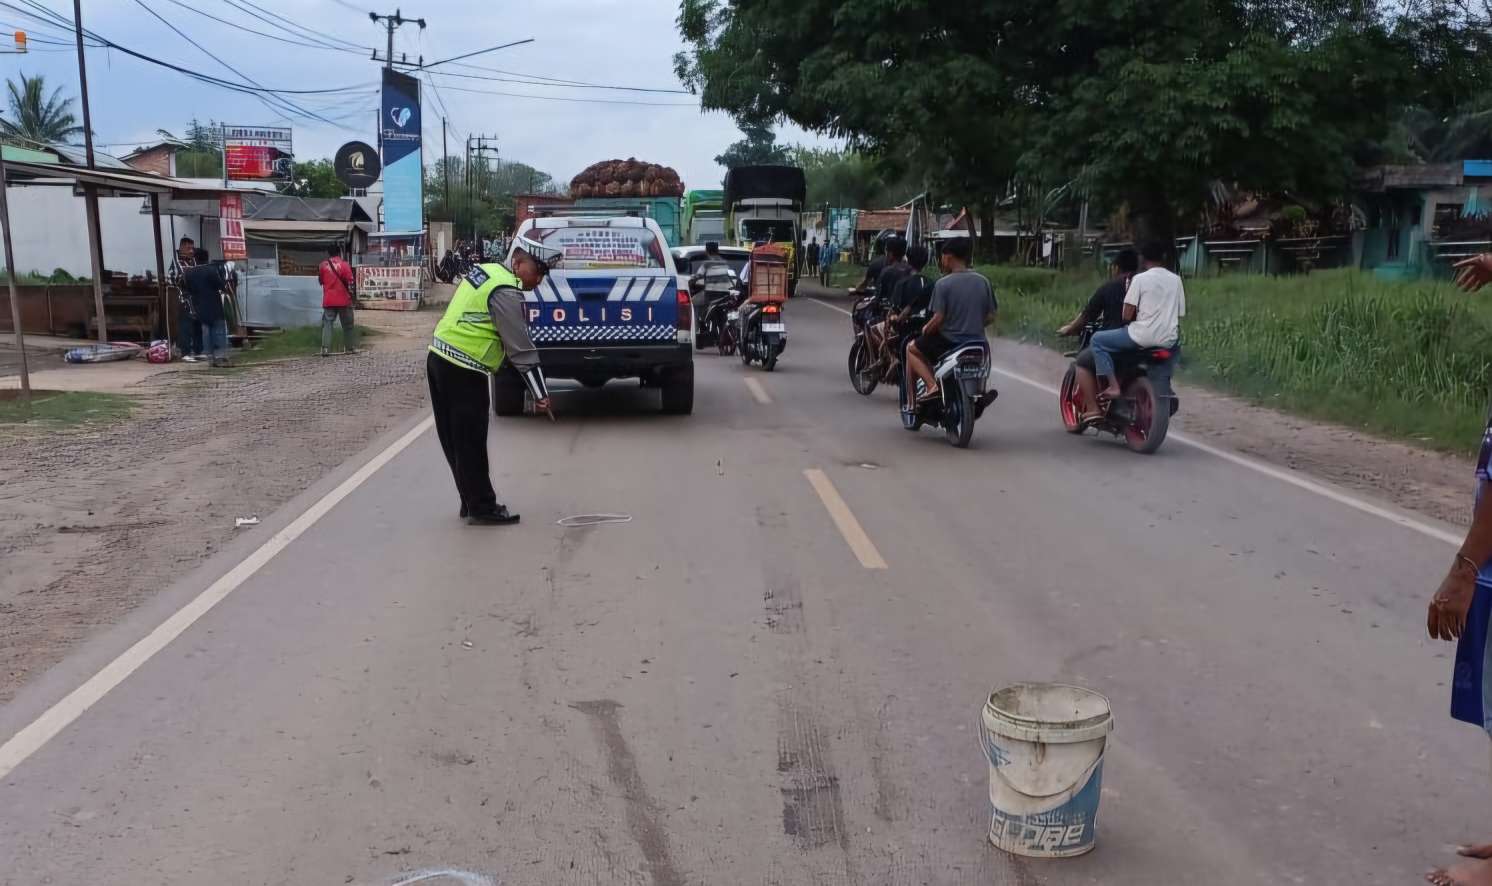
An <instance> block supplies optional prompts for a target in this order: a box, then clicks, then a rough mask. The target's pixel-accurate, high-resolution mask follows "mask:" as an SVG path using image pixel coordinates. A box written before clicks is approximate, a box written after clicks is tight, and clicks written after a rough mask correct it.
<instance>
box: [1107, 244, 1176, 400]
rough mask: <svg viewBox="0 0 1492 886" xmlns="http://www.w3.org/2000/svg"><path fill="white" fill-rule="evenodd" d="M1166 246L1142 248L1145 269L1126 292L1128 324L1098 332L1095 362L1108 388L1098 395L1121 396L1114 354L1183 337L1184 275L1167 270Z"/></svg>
mask: <svg viewBox="0 0 1492 886" xmlns="http://www.w3.org/2000/svg"><path fill="white" fill-rule="evenodd" d="M1165 256H1166V251H1165V246H1163V245H1162V244H1160V243H1147V244H1145V245H1144V246H1143V247H1141V249H1140V258H1141V260H1142V261H1141V264H1142V268H1143V270H1142V271H1141V272H1140V273H1138V274H1136V275H1135V277H1134V279H1133V280H1131V281H1130V283H1129V290H1128V291H1127V292H1126V293H1125V294H1124V320H1125V323H1126V324H1127V325H1125V326H1122V327H1120V328H1118V329H1106V330H1104V331H1103V332H1099V333H1095V334H1094V336H1093V341H1092V343H1091V347H1092V348H1093V365H1094V368H1095V369H1096V370H1097V373H1098V375H1099V376H1100V377H1102V378H1107V379H1108V381H1109V384H1108V387H1106V388H1104V389H1103V390H1102V391H1100V392H1099V394H1098V396H1099V397H1100V398H1102V399H1105V400H1112V399H1114V398H1115V397H1118V396H1119V394H1120V390H1119V376H1118V374H1117V373H1116V372H1115V371H1114V357H1115V356H1116V355H1118V354H1122V353H1124V352H1125V351H1139V350H1145V349H1147V348H1171V347H1175V346H1176V343H1177V342H1178V341H1179V340H1180V338H1181V318H1182V317H1185V316H1186V289H1185V287H1183V286H1182V284H1181V278H1180V277H1178V276H1176V275H1175V274H1173V273H1171V271H1169V270H1167V269H1166V267H1165V265H1164V264H1162V262H1164V260H1165Z"/></svg>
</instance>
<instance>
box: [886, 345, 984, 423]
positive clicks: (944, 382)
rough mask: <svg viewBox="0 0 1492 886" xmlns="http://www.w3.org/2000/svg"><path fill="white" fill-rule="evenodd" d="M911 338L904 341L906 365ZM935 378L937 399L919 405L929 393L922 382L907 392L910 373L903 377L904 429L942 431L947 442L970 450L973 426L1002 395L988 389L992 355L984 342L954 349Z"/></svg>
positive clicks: (935, 370) (935, 368)
mask: <svg viewBox="0 0 1492 886" xmlns="http://www.w3.org/2000/svg"><path fill="white" fill-rule="evenodd" d="M911 342H912V339H911V337H907V338H904V339H902V342H901V357H902V364H903V365H906V356H907V355H906V350H907V346H908V345H910V344H911ZM932 372H933V378H935V379H937V382H938V396H937V397H936V398H935V399H932V400H929V401H927V402H925V403H919V402H917V401H918V399H919V398H920V397H921V396H922V393H923V392H924V391H925V390H926V387H925V385H924V384H923V383H922V380H921V379H916V380H915V383H914V387H913V388H912V389H910V390H909V389H908V386H907V375H908V373H906V372H902V373H900V374H899V375H900V383H899V385H898V387H899V399H900V401H901V426H902V427H904V428H906V429H907V430H909V431H918V430H921V429H922V426H923V425H924V424H931V425H936V426H938V427H941V428H942V429H943V433H944V436H946V437H947V439H948V442H949V443H951V444H953V445H954V446H957V447H958V448H959V449H967V448H968V446H969V441H970V440H972V439H973V437H974V422H976V421H978V420H979V418H980V417H981V416H983V415H984V410H985V409H986V408H987V407H988V406H989V405H990V404H991V403H993V402H995V398H996V397H998V396H999V395H1000V393H999V391H996V390H995V389H994V388H989V387H987V386H988V383H989V376H990V352H989V345H988V344H986V343H985V342H973V343H971V344H966V345H959V346H958V347H955V348H953V349H952V350H950V351H949V352H948V353H947V354H944V355H943V357H942V359H940V360H938V362H937V365H935V366H933V368H932Z"/></svg>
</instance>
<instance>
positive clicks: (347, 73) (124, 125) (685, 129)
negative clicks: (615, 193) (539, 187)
mask: <svg viewBox="0 0 1492 886" xmlns="http://www.w3.org/2000/svg"><path fill="white" fill-rule="evenodd" d="M35 2H38V3H40V4H41V5H43V6H46V7H48V8H51V9H54V10H57V11H58V12H59V13H61V14H63V15H64V16H65V17H67V18H68V19H69V21H70V20H71V4H70V3H65V2H64V0H35ZM142 2H143V4H145V6H147V7H149V9H152V10H154V11H155V12H157V13H159V14H160V15H161V16H162V17H164V18H166V19H168V20H170V22H171V23H172V24H173V25H175V26H176V27H177V28H179V29H180V30H181V31H183V32H184V33H185V34H186V35H187V36H188V37H190V38H192V39H193V40H195V41H197V42H198V43H201V44H202V45H203V46H204V47H206V48H207V49H208V50H210V51H211V52H212V53H213V54H215V55H217V56H219V57H220V58H221V59H222V60H223V62H226V63H227V64H228V65H231V66H232V67H233V68H237V69H238V70H239V71H240V72H242V73H241V75H240V74H235V73H233V71H231V70H229V69H228V68H225V67H224V65H223V64H221V63H219V62H217V61H214V60H212V59H211V58H209V57H208V56H207V55H205V54H204V53H203V52H202V51H201V50H199V49H197V48H195V47H193V46H192V45H191V44H190V43H188V42H187V41H186V40H184V39H182V38H181V37H179V36H177V35H176V34H174V33H172V32H171V30H170V29H169V28H168V27H167V26H166V25H165V24H164V23H162V22H161V21H159V20H158V19H156V18H154V17H152V16H151V15H150V13H149V12H148V11H147V9H146V8H144V7H142V6H141V3H142ZM379 2H380V3H382V2H383V0H379ZM0 3H3V4H4V5H0V28H3V30H4V32H6V33H8V32H10V31H11V30H13V29H15V28H16V27H21V28H23V29H25V30H27V31H28V32H29V33H30V34H31V35H32V50H33V51H32V52H31V53H30V54H28V55H22V56H17V55H0V72H3V73H4V75H5V76H6V77H7V78H13V77H15V75H16V73H17V72H18V71H23V72H25V73H26V74H29V75H35V74H44V75H45V76H46V79H47V84H48V87H49V90H50V88H51V87H54V86H57V85H60V86H63V87H64V91H65V93H66V94H69V95H76V93H77V86H78V76H77V64H76V58H75V55H74V54H73V52H72V51H71V50H70V49H67V48H65V47H62V46H58V45H52V44H45V43H41V42H39V41H42V40H58V39H68V40H70V39H71V37H70V36H68V35H66V34H64V33H63V31H62V30H61V29H60V28H58V27H57V26H55V25H52V26H43V25H40V24H39V23H38V20H37V18H36V17H35V16H33V15H22V14H21V13H18V12H16V11H15V10H14V9H12V8H10V7H21V8H25V7H26V3H25V2H24V0H0ZM253 5H257V6H259V7H261V8H262V9H265V10H268V11H269V12H272V13H277V14H279V15H281V16H283V17H284V18H285V19H288V20H289V21H291V22H294V23H296V24H299V25H303V26H305V27H307V28H311V29H314V30H315V31H320V32H324V33H328V34H331V35H334V36H335V37H338V38H341V39H342V40H345V41H348V42H350V43H353V44H356V45H358V46H362V47H367V48H369V49H371V48H372V47H374V46H377V47H379V49H380V51H382V47H383V46H384V43H385V39H386V37H385V32H384V30H383V28H382V27H381V26H375V25H374V23H373V22H371V21H369V19H368V11H370V10H372V9H373V7H371V6H369V4H368V3H367V2H366V0H252V3H251V2H250V0H84V2H83V18H84V24H85V25H86V26H87V27H88V28H89V29H91V30H93V31H95V32H97V33H98V34H100V35H101V36H103V37H106V38H108V39H109V40H111V41H113V42H115V43H117V44H119V45H120V46H124V47H127V48H129V49H132V50H135V51H138V52H142V53H145V54H147V55H151V56H154V57H157V58H160V59H163V60H166V61H170V62H172V63H175V64H178V65H180V66H182V67H185V68H189V69H191V70H193V71H196V72H199V73H203V74H210V75H213V76H216V77H219V78H222V79H227V80H240V79H241V78H242V79H249V80H252V81H256V82H257V83H259V84H261V85H263V86H266V87H271V88H281V89H321V88H328V87H342V86H357V87H360V88H361V89H362V90H363V91H361V92H358V93H356V94H350V95H339V96H334V97H328V96H324V95H322V96H300V97H291V98H293V100H295V101H296V102H297V103H300V104H302V105H304V106H305V107H307V108H309V109H313V110H315V111H316V112H317V113H319V114H320V115H321V116H323V117H326V118H328V119H331V120H334V121H336V123H337V124H338V125H328V124H326V123H319V122H314V121H308V120H303V119H302V120H292V121H288V122H289V125H291V126H293V127H294V129H295V148H296V155H297V157H298V158H300V159H308V158H316V157H329V156H331V154H332V153H333V152H335V151H336V149H337V147H338V146H339V145H341V144H342V143H343V142H346V141H349V140H352V139H359V140H363V141H367V142H369V143H370V144H371V143H375V137H376V136H375V132H374V121H375V117H376V115H377V113H378V111H377V107H378V96H377V85H378V76H379V71H378V64H377V63H375V62H373V61H372V60H371V59H370V58H369V54H368V52H367V51H365V50H356V51H345V52H338V51H333V50H331V49H326V48H313V47H307V46H296V45H290V44H287V43H285V42H279V41H276V40H274V39H271V38H269V37H264V36H258V35H255V34H252V33H247V32H245V31H243V30H241V29H240V28H236V27H231V26H229V25H227V24H224V23H222V22H218V21H213V20H212V19H210V18H207V17H205V15H204V13H205V14H209V15H212V16H216V17H218V18H221V19H225V20H227V21H229V22H234V23H238V24H241V25H243V26H244V27H248V28H253V29H255V30H258V31H262V32H265V33H266V34H273V35H276V36H280V37H283V38H286V39H293V40H299V41H303V42H314V41H319V40H321V38H319V37H314V36H311V35H308V34H306V33H305V32H299V33H297V32H296V31H295V30H294V29H293V28H292V27H291V26H290V25H289V24H287V23H286V22H284V21H280V20H277V19H275V18H274V17H272V16H270V15H265V14H262V13H257V12H256V13H254V15H253V16H252V17H251V15H250V14H249V12H246V11H245V10H246V9H247V10H249V11H253V10H252V6H253ZM387 5H388V6H390V7H393V6H394V5H398V6H399V7H400V8H401V10H402V12H403V14H404V16H406V17H408V18H418V17H424V18H425V20H426V22H427V24H428V27H427V28H426V29H425V30H424V31H423V33H422V32H421V31H420V29H419V28H418V26H416V25H405V26H404V27H403V28H401V29H399V31H397V32H396V35H395V54H396V56H397V55H398V54H399V53H400V52H404V53H407V54H408V56H409V58H410V60H411V61H413V60H414V59H415V58H416V57H417V56H420V55H423V56H424V57H425V60H426V61H434V60H436V59H440V58H448V57H450V56H454V55H459V54H462V53H465V52H470V51H473V50H477V49H482V48H485V47H488V46H493V45H497V44H500V43H506V42H509V41H512V40H518V39H522V38H525V37H533V38H534V42H533V43H531V44H528V45H525V46H518V47H514V48H512V49H505V50H501V51H499V52H494V53H489V54H487V55H483V56H479V57H476V58H473V59H470V60H469V62H470V64H473V65H481V66H483V67H487V68H497V69H501V70H502V71H506V72H514V73H516V74H519V75H522V76H519V77H512V76H511V75H510V74H503V73H495V72H493V71H490V70H489V71H480V70H473V69H471V68H458V67H454V66H443V67H441V68H437V69H436V70H444V71H447V72H449V73H451V74H463V75H471V76H475V77H507V78H509V79H519V80H525V79H535V78H550V79H558V80H569V81H576V82H583V83H589V84H606V85H614V86H636V87H648V88H656V89H680V88H681V87H680V85H679V82H678V79H677V78H676V77H675V76H674V73H673V55H674V53H675V52H677V51H678V50H679V49H681V48H682V41H681V40H680V38H679V35H678V31H677V29H676V27H675V25H674V18H675V16H676V14H677V11H678V7H677V4H676V3H675V2H672V0H539V2H529V3H513V2H509V0H503V2H495V3H483V2H480V0H461V2H458V0H397V4H396V3H395V2H389V3H388V4H387ZM376 11H378V12H380V13H383V12H392V11H393V9H392V8H389V9H384V8H382V6H381V5H380V6H379V7H378V8H377V9H376ZM4 42H5V43H6V44H9V42H10V41H9V40H8V39H7V40H5V41H4ZM5 48H9V46H8V45H7V46H5ZM88 78H89V79H88V85H89V93H90V98H91V100H92V101H91V104H92V112H93V128H94V132H95V133H96V137H97V139H98V142H99V143H101V144H104V145H108V146H109V147H107V148H105V150H108V151H109V152H110V153H114V154H119V153H123V152H125V151H127V150H129V148H131V147H133V146H134V145H135V144H138V143H140V142H142V141H146V140H148V139H150V138H152V137H154V133H155V130H156V129H167V130H170V131H172V132H174V133H176V134H178V135H179V134H181V132H182V131H183V130H184V129H185V128H186V124H187V122H188V121H190V120H191V119H192V118H193V117H194V116H195V117H197V118H198V119H200V120H203V121H204V122H205V121H207V120H209V119H215V120H218V121H220V122H225V123H230V124H244V125H250V124H279V125H285V124H286V122H287V121H286V120H285V119H284V112H283V111H274V110H270V109H269V108H266V107H265V105H264V104H262V103H261V102H260V101H259V100H257V99H256V98H254V97H253V96H249V95H243V94H240V93H235V92H232V91H229V90H225V89H222V88H218V87H213V86H209V85H206V84H202V83H200V82H197V81H194V80H192V79H190V78H188V77H186V76H183V75H181V74H178V73H175V72H172V71H169V70H166V69H164V68H159V67H156V66H154V65H151V64H148V63H146V62H143V61H139V60H137V59H133V58H130V57H128V56H125V55H123V54H121V53H118V52H115V51H112V50H107V49H102V48H100V49H90V50H89V52H88ZM434 79H435V86H436V87H437V89H432V88H431V87H430V85H429V84H428V83H426V84H425V85H423V86H422V87H421V88H422V100H423V106H424V113H425V162H426V163H427V164H429V163H432V162H433V161H434V159H435V158H436V157H438V156H439V154H440V151H441V129H440V118H441V116H442V114H443V113H444V114H445V116H446V117H447V119H448V122H449V144H450V148H451V151H452V153H453V154H459V153H460V151H461V150H462V145H463V144H464V142H465V139H466V136H467V134H468V133H471V134H487V135H493V134H495V135H497V137H498V144H499V150H500V153H501V156H502V157H504V158H506V159H510V160H521V161H523V162H526V163H530V164H532V165H534V166H536V167H538V168H539V169H542V170H544V171H545V172H548V173H549V174H551V175H553V176H554V177H555V179H556V180H559V181H562V182H568V181H569V179H570V177H571V176H573V175H574V174H575V173H577V172H579V171H580V170H581V169H582V168H584V167H585V166H587V165H589V164H590V163H593V162H595V161H597V160H606V159H611V158H613V157H621V158H626V157H629V156H635V157H637V158H639V159H644V160H648V161H650V162H655V163H662V164H664V165H668V166H673V167H674V168H675V169H677V170H678V171H679V174H680V175H681V176H682V177H683V179H684V181H685V183H686V184H687V185H688V186H689V187H702V188H712V187H718V186H719V181H720V178H721V176H722V174H723V170H722V169H721V168H720V167H719V166H718V165H716V163H715V161H714V159H713V158H714V157H715V155H717V154H719V153H720V152H721V151H722V150H723V149H724V148H725V147H726V146H727V145H728V144H730V143H731V142H733V141H735V140H737V139H738V138H740V134H739V132H738V131H737V130H736V128H735V126H734V124H733V123H732V122H731V120H730V118H729V117H728V116H726V115H724V114H720V113H710V114H705V113H702V112H700V110H699V107H698V102H697V100H696V99H695V98H694V97H693V96H690V95H675V94H666V93H643V92H623V91H614V90H601V89H590V88H567V87H549V86H535V85H532V84H528V83H511V82H498V81H494V80H485V79H463V78H458V77H452V76H443V77H438V78H434ZM466 90H476V91H479V92H473V91H466ZM494 92H503V93H510V94H509V95H493V94H488V93H494ZM479 93H480V94H479ZM518 96H522V97H518ZM561 99H565V101H561ZM577 99H588V100H602V101H609V102H617V101H632V102H655V103H659V104H654V105H638V104H603V103H592V102H581V101H576V100H577ZM779 139H780V140H781V141H784V142H787V143H807V144H827V143H828V141H827V140H825V139H822V138H819V137H817V136H814V135H811V134H808V133H805V132H803V131H801V130H798V129H797V128H795V127H783V128H782V129H781V130H779Z"/></svg>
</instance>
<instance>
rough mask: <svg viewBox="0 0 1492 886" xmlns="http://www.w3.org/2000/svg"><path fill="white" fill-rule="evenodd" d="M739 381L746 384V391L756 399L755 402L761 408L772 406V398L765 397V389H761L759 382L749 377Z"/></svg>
mask: <svg viewBox="0 0 1492 886" xmlns="http://www.w3.org/2000/svg"><path fill="white" fill-rule="evenodd" d="M741 380H742V381H744V382H746V389H747V390H748V391H750V392H751V396H753V397H755V398H756V402H758V403H760V404H762V405H763V406H770V405H771V404H772V398H771V397H769V396H767V389H766V388H764V387H762V383H761V382H759V381H757V380H756V379H754V378H752V377H751V376H749V375H748V376H745V377H744V378H742V379H741Z"/></svg>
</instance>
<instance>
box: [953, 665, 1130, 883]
mask: <svg viewBox="0 0 1492 886" xmlns="http://www.w3.org/2000/svg"><path fill="white" fill-rule="evenodd" d="M980 727H981V728H980V730H979V732H980V738H981V739H982V743H983V745H984V755H985V757H986V758H987V759H988V760H989V766H990V768H989V800H990V805H991V806H993V807H994V818H993V820H992V821H991V822H990V831H989V839H990V842H991V843H993V844H995V845H996V846H998V847H1000V848H1001V849H1004V850H1005V851H1006V852H1012V853H1014V854H1016V855H1026V856H1032V857H1036V858H1062V857H1066V856H1071V855H1082V854H1083V853H1084V852H1088V851H1091V850H1092V849H1093V844H1094V840H1095V838H1096V828H1097V822H1098V797H1099V791H1100V790H1101V788H1102V782H1103V751H1104V744H1105V742H1106V741H1107V740H1108V734H1109V732H1110V730H1112V729H1113V728H1114V719H1113V716H1112V715H1111V714H1110V712H1109V700H1108V699H1107V698H1104V697H1103V696H1102V695H1099V694H1098V693H1097V692H1093V691H1092V690H1089V689H1084V688H1082V687H1080V686H1067V685H1064V684H1061V683H1017V684H1015V685H1014V686H1009V687H1007V688H1005V689H1001V690H1000V691H998V692H995V693H994V694H992V695H991V696H990V697H989V699H988V700H987V701H986V702H985V704H984V714H983V716H982V717H981V718H980Z"/></svg>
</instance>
